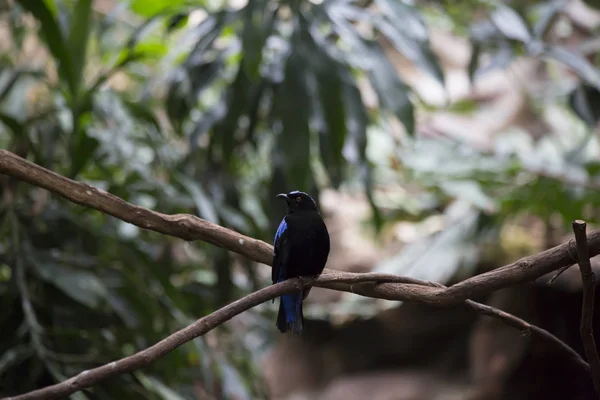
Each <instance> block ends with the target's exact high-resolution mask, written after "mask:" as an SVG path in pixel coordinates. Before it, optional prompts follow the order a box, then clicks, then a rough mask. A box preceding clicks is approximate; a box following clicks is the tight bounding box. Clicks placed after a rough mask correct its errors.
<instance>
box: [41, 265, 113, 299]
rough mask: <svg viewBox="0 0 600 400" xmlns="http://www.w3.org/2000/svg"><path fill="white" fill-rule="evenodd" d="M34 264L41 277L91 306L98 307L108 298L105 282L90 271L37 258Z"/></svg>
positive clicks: (73, 297)
mask: <svg viewBox="0 0 600 400" xmlns="http://www.w3.org/2000/svg"><path fill="white" fill-rule="evenodd" d="M32 265H34V266H35V269H36V271H37V273H38V274H39V275H40V277H42V278H43V279H44V280H46V281H48V282H49V283H51V284H53V285H54V286H56V287H57V288H58V289H60V290H61V291H63V292H64V293H65V294H66V295H67V296H69V297H71V298H72V299H74V300H76V301H78V302H79V303H81V304H83V305H85V306H87V307H89V308H92V309H97V308H99V307H100V305H102V304H103V303H104V301H105V300H106V297H107V294H108V291H107V289H106V287H105V286H104V283H102V281H101V280H100V279H99V278H98V277H97V276H96V275H95V274H93V273H91V272H89V271H85V270H79V269H73V268H67V267H63V266H62V265H59V264H56V263H51V262H43V261H42V260H36V262H33V263H32Z"/></svg>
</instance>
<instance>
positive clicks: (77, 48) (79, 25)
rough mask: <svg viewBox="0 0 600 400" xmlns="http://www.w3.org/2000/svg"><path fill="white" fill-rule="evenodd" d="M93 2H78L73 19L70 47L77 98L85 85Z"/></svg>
mask: <svg viewBox="0 0 600 400" xmlns="http://www.w3.org/2000/svg"><path fill="white" fill-rule="evenodd" d="M91 8H92V0H78V1H77V2H76V4H75V8H74V11H73V15H72V17H71V31H70V32H69V47H70V55H71V57H70V58H71V62H72V74H73V78H72V81H73V83H72V88H71V90H72V95H73V97H74V98H77V96H78V95H79V90H80V87H81V86H82V83H84V82H83V81H84V77H83V76H82V75H83V71H84V67H85V63H86V56H87V47H88V41H89V35H90V31H91V29H92V23H93V20H92V18H91V17H92V13H91Z"/></svg>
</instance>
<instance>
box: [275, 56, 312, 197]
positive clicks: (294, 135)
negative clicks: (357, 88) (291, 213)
mask: <svg viewBox="0 0 600 400" xmlns="http://www.w3.org/2000/svg"><path fill="white" fill-rule="evenodd" d="M307 67H308V66H307V65H305V64H304V60H303V59H302V57H301V56H300V55H299V54H298V53H295V52H292V54H290V56H289V57H288V59H287V61H286V64H285V77H284V80H283V82H282V83H281V85H280V86H279V87H278V88H277V89H276V91H275V97H274V99H273V104H274V107H275V109H276V111H275V113H276V115H277V117H279V118H280V119H281V123H282V128H283V131H282V132H281V133H280V134H279V137H278V139H277V148H276V149H275V151H276V152H277V153H280V154H282V155H283V157H284V159H285V161H284V163H283V167H284V171H285V175H286V180H287V183H288V185H291V186H293V187H295V188H297V189H298V190H309V189H308V188H309V187H310V177H311V168H310V136H309V135H310V130H309V124H308V121H309V118H310V116H309V110H310V95H309V93H308V90H307V82H306V75H305V71H306V69H307Z"/></svg>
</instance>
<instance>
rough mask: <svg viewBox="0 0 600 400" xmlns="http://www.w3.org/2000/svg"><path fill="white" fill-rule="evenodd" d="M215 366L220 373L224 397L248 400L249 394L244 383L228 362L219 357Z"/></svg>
mask: <svg viewBox="0 0 600 400" xmlns="http://www.w3.org/2000/svg"><path fill="white" fill-rule="evenodd" d="M217 365H218V366H219V369H220V371H221V378H222V379H223V391H224V392H225V397H226V398H230V399H236V400H247V399H250V398H251V397H250V393H248V389H247V388H246V384H245V383H244V381H243V379H242V377H241V376H240V374H239V373H238V371H237V370H236V369H235V368H234V367H233V366H232V365H231V364H230V363H229V361H228V360H227V359H225V358H224V357H219V358H218V364H217Z"/></svg>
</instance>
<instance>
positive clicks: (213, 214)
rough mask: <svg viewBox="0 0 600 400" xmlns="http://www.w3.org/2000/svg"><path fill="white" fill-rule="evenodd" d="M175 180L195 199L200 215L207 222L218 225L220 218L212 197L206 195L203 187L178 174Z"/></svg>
mask: <svg viewBox="0 0 600 400" xmlns="http://www.w3.org/2000/svg"><path fill="white" fill-rule="evenodd" d="M175 179H177V181H179V183H180V184H181V185H182V186H183V187H184V188H185V189H186V190H187V191H188V193H189V194H190V195H191V196H192V198H193V199H194V203H195V204H196V208H197V209H198V215H199V216H200V217H201V218H204V219H205V220H207V221H210V222H212V223H215V224H218V223H219V217H218V215H217V211H216V209H215V205H214V204H213V202H212V200H211V199H210V197H209V196H208V195H207V194H206V192H205V191H204V189H203V188H202V186H201V185H200V184H199V183H198V182H195V181H194V180H192V179H190V178H188V177H187V176H186V175H183V174H176V175H175Z"/></svg>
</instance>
